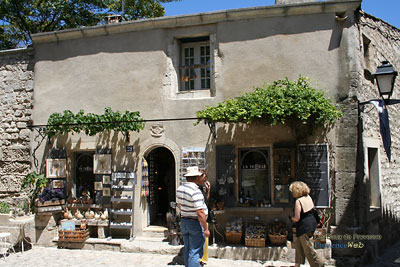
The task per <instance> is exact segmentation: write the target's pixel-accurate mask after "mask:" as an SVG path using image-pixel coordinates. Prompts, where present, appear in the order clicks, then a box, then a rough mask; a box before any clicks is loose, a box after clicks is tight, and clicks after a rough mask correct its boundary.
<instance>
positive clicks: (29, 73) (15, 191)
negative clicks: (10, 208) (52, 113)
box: [0, 48, 34, 201]
mask: <svg viewBox="0 0 400 267" xmlns="http://www.w3.org/2000/svg"><path fill="white" fill-rule="evenodd" d="M33 60H34V56H33V49H31V48H28V49H16V50H6V51H0V101H1V105H0V123H1V127H0V199H7V201H10V199H11V197H18V196H19V194H20V188H21V183H22V181H23V178H24V176H25V175H26V174H27V173H28V172H29V170H30V138H31V131H30V130H29V129H28V128H27V124H28V122H29V121H30V120H31V116H32V101H33V66H34V62H33Z"/></svg>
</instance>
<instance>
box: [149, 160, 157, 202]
mask: <svg viewBox="0 0 400 267" xmlns="http://www.w3.org/2000/svg"><path fill="white" fill-rule="evenodd" d="M156 160H157V159H156V158H155V155H153V153H151V154H150V156H149V162H148V164H149V166H148V168H149V179H148V181H149V186H148V188H149V193H148V196H149V204H150V205H152V204H154V203H155V188H154V186H155V184H156V181H157V179H156V176H157V172H156Z"/></svg>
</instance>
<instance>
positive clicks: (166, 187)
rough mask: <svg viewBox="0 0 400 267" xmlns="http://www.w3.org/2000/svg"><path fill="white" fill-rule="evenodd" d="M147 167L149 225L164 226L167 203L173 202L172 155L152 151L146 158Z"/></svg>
mask: <svg viewBox="0 0 400 267" xmlns="http://www.w3.org/2000/svg"><path fill="white" fill-rule="evenodd" d="M146 161H147V162H148V165H149V181H150V185H149V187H150V194H149V197H148V198H147V200H148V204H149V215H150V225H160V226H166V224H167V223H166V217H165V216H166V214H167V212H168V211H169V207H170V206H169V203H170V202H171V201H175V190H176V188H175V160H174V156H173V155H172V153H171V152H170V151H169V150H168V149H166V148H164V147H159V148H155V149H153V150H152V151H151V152H150V153H149V154H148V155H147V157H146Z"/></svg>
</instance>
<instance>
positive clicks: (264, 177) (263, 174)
mask: <svg viewBox="0 0 400 267" xmlns="http://www.w3.org/2000/svg"><path fill="white" fill-rule="evenodd" d="M269 158H270V154H269V148H249V149H239V162H240V164H239V168H240V169H239V179H240V183H239V203H240V204H242V205H248V206H256V207H264V206H266V205H270V204H271V190H270V187H271V177H270V172H271V170H270V160H269Z"/></svg>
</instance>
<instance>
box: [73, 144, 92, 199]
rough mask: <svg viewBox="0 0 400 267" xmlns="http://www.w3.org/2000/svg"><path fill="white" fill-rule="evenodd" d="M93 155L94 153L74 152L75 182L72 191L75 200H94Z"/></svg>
mask: <svg viewBox="0 0 400 267" xmlns="http://www.w3.org/2000/svg"><path fill="white" fill-rule="evenodd" d="M93 155H94V152H76V153H75V181H74V187H75V188H74V189H75V190H74V191H75V196H76V198H80V197H86V196H88V194H89V196H90V198H92V199H94V198H95V195H94V181H95V176H94V173H93Z"/></svg>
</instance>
